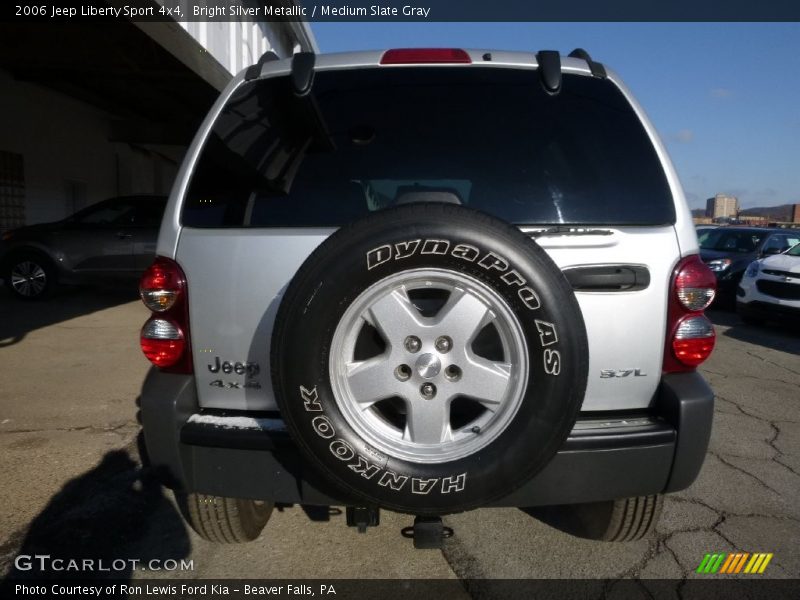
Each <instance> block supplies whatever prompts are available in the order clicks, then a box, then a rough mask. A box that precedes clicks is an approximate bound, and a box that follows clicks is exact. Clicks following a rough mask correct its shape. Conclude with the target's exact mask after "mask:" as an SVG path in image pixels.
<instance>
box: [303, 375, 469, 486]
mask: <svg viewBox="0 0 800 600" xmlns="http://www.w3.org/2000/svg"><path fill="white" fill-rule="evenodd" d="M300 395H301V396H302V398H303V402H304V404H305V407H306V410H307V411H311V412H317V411H321V410H322V405H321V404H320V403H319V401H318V399H317V388H316V386H314V387H313V388H311V389H310V390H309V389H308V388H307V387H305V386H302V385H301V386H300ZM309 407H312V408H309ZM311 426H312V427H313V428H314V431H315V432H316V434H317V435H318V436H319V437H321V438H322V439H324V440H332V441H331V443H330V444H328V449H329V450H330V452H331V454H333V455H334V456H335V457H336V458H338V459H339V460H341V461H342V462H346V463H348V464H347V467H348V468H349V469H350V470H351V471H353V472H354V473H357V474H358V475H361V476H362V477H363V478H364V479H372V478H373V477H375V476H376V475H377V474H378V473H382V475H381V476H380V479H378V485H380V486H381V487H385V488H388V489H390V490H394V491H396V492H399V491H400V490H402V489H403V487H404V486H405V485H406V482H407V481H408V479H409V477H408V475H402V474H398V473H395V472H394V471H391V470H389V469H384V468H382V467H379V466H378V465H374V464H372V463H371V462H369V460H367V459H366V458H364V457H363V456H361V455H360V454H357V453H356V451H355V449H354V448H353V446H351V445H350V444H348V443H347V442H346V441H344V440H343V439H341V438H338V437H337V438H336V439H333V438H334V437H335V436H336V429H335V428H334V426H333V424H332V423H331V422H330V420H329V419H328V417H326V416H325V415H317V416H316V417H314V418H313V419H311ZM351 461H355V462H351ZM466 479H467V474H466V473H461V474H460V475H454V476H452V477H444V478H442V480H441V482H442V484H441V492H442V493H443V494H449V493H450V492H461V491H463V490H464V487H465V485H466ZM438 482H439V479H438V478H436V477H434V478H431V479H420V478H418V477H413V478H411V492H412V493H414V494H428V493H429V492H430V491H431V490H433V489H434V488H435V487H436V484H437V483H438Z"/></svg>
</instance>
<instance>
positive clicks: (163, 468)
mask: <svg viewBox="0 0 800 600" xmlns="http://www.w3.org/2000/svg"><path fill="white" fill-rule="evenodd" d="M697 253H698V247H697V238H696V236H695V232H694V228H693V226H692V221H691V217H690V214H689V210H688V208H687V205H686V202H685V200H684V197H683V193H682V191H681V187H680V184H679V182H678V178H677V176H676V174H675V171H674V169H673V167H672V165H671V164H670V161H669V159H668V157H667V153H666V151H665V149H664V147H663V145H662V144H661V142H660V141H659V139H658V136H657V135H656V132H655V131H654V129H653V127H652V126H651V125H650V123H649V122H648V121H647V119H646V117H645V116H644V114H643V112H642V110H641V109H640V107H639V106H638V105H637V103H636V102H635V100H633V98H632V97H631V95H630V93H629V92H628V91H627V89H626V88H625V87H624V85H623V84H622V83H621V82H620V80H619V79H618V78H617V77H616V75H614V74H613V73H611V72H610V71H608V70H606V69H605V68H604V66H603V65H602V64H600V63H597V62H594V61H593V60H592V59H591V57H589V55H588V54H587V53H586V52H585V51H583V50H576V51H574V52H572V53H571V54H570V55H569V57H561V56H560V55H559V54H558V53H556V52H552V51H543V52H539V53H537V54H532V53H510V52H485V51H471V50H470V51H465V50H460V49H399V50H389V51H386V52H359V53H352V54H337V55H320V56H317V55H314V54H306V53H300V54H296V55H295V56H294V57H293V58H291V59H287V60H277V59H276V57H274V55H273V56H271V55H265V57H263V58H262V59H261V60H260V61H259V63H258V64H257V65H255V66H253V67H250V68H249V69H247V70H246V71H244V72H242V73H241V74H239V75H238V76H237V77H236V78H235V79H234V80H233V81H232V82H231V83H230V85H228V87H227V89H226V90H225V91H224V92H223V93H222V95H221V97H220V98H219V100H218V102H217V103H216V105H215V106H214V107H213V109H212V110H211V113H210V114H209V115H208V117H207V118H206V120H205V122H204V124H203V125H202V127H201V129H200V131H199V133H198V134H197V137H196V138H195V140H194V143H193V144H192V146H191V148H190V149H189V151H188V153H187V155H186V158H185V160H184V163H183V167H182V169H181V171H180V173H179V175H178V179H177V182H176V184H175V187H174V189H173V191H172V195H171V197H170V200H169V204H168V207H167V211H166V216H165V218H164V222H163V224H162V227H161V232H160V236H159V241H158V258H157V259H156V261H155V263H154V264H153V265H152V267H151V268H150V269H149V271H148V272H147V273H146V274H145V275H144V277H143V279H142V283H141V295H142V299H143V300H144V302H145V304H146V305H147V306H148V307H149V308H150V309H151V310H152V312H153V315H152V317H151V318H150V320H149V321H147V323H146V324H145V325H144V328H143V329H142V333H141V344H142V348H143V350H144V353H145V354H146V355H147V357H148V358H149V359H150V360H151V361H152V362H153V364H154V367H153V368H152V369H151V371H150V373H149V375H148V377H147V379H146V381H145V383H144V389H143V391H142V398H141V414H142V422H143V428H144V435H145V441H146V447H147V450H148V453H149V458H150V461H151V465H152V466H153V467H154V468H155V469H156V472H157V473H159V476H160V478H161V479H162V481H163V482H164V483H165V484H166V485H167V486H169V487H172V488H173V489H174V490H175V491H176V493H177V496H178V499H179V503H180V504H181V506H182V509H183V511H184V514H185V516H186V517H187V519H188V521H189V522H190V524H191V525H192V527H194V529H195V530H196V531H197V532H198V533H199V534H200V535H202V536H204V537H205V538H207V539H211V540H216V541H221V542H238V541H246V540H251V539H254V538H255V537H256V536H257V535H258V534H259V533H260V531H261V530H262V528H263V527H264V525H265V524H266V522H267V519H268V518H269V516H270V512H271V510H272V507H273V505H274V504H275V503H300V504H304V505H319V506H330V505H339V506H345V507H347V516H348V519H347V520H348V524H350V525H356V526H358V527H359V528H360V529H362V530H363V529H364V528H366V527H367V526H369V525H375V524H377V523H378V520H379V519H378V517H379V512H378V511H379V509H380V508H381V507H383V508H386V509H391V510H394V511H401V512H405V513H409V514H411V515H415V516H416V520H415V525H414V526H413V527H409V528H408V529H409V531H408V532H407V534H408V535H409V536H411V537H414V540H415V545H417V546H418V547H425V546H428V547H430V546H437V545H439V544H440V543H441V539H442V537H443V535H445V533H446V531H445V530H444V529H443V526H442V521H441V518H440V517H441V515H445V514H448V513H453V512H457V511H465V510H469V509H473V508H477V507H489V506H514V507H540V508H539V509H538V510H539V514H541V515H542V516H543V518H545V519H546V520H547V519H550V520H551V522H553V523H562V524H564V523H571V525H570V527H571V529H570V530H571V531H573V532H574V533H577V534H578V535H583V536H586V537H590V538H594V539H603V540H631V539H638V538H640V537H641V536H643V535H644V534H646V533H647V532H648V531H649V530H650V529H652V527H653V525H654V523H655V521H656V519H657V518H658V515H659V511H660V506H661V503H660V500H661V495H662V494H664V493H667V492H672V491H675V490H680V489H682V488H685V487H687V486H688V485H690V484H691V483H692V481H693V480H694V479H695V477H696V476H697V474H698V472H699V470H700V467H701V465H702V462H703V458H704V456H705V452H706V448H707V444H708V439H709V435H710V431H711V422H712V413H713V402H714V399H713V394H712V391H711V390H710V388H709V387H708V386H707V384H706V383H705V381H704V380H703V379H702V377H701V376H700V375H699V374H698V373H697V372H696V371H695V369H696V367H697V365H698V364H700V363H701V362H702V361H704V360H705V359H706V358H707V357H708V356H709V354H710V353H711V350H712V348H713V346H714V339H715V337H714V335H715V334H714V329H713V327H712V325H711V323H710V322H709V321H708V320H707V319H706V317H705V316H704V315H703V310H704V309H705V308H706V307H707V306H708V304H709V303H710V302H711V300H712V299H713V296H714V291H715V283H714V277H713V275H712V274H711V272H710V271H709V270H708V268H707V267H706V266H705V265H704V264H703V263H702V262H701V261H700V259H699V257H698V254H697Z"/></svg>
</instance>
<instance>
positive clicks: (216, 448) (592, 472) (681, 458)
mask: <svg viewBox="0 0 800 600" xmlns="http://www.w3.org/2000/svg"><path fill="white" fill-rule="evenodd" d="M713 410H714V396H713V392H712V391H711V389H710V388H709V387H708V385H707V384H706V382H705V380H704V379H703V378H702V377H701V376H700V375H699V374H697V373H682V374H673V375H665V376H664V377H663V378H662V381H661V385H660V388H659V391H658V393H657V396H656V398H655V400H654V404H653V406H652V409H651V411H650V414H649V415H648V417H647V418H643V417H642V416H641V415H639V416H636V417H617V418H616V421H614V420H613V418H612V417H608V416H607V417H606V418H605V419H603V418H600V417H595V418H589V417H588V416H584V417H583V418H582V419H580V420H579V422H578V423H576V427H575V428H574V429H573V431H572V433H571V434H570V436H569V438H568V439H567V440H566V442H565V443H564V445H563V446H562V448H561V449H560V450H559V452H558V453H557V454H556V456H555V457H554V458H553V460H552V461H551V462H550V463H549V464H548V465H547V466H546V467H545V468H544V469H543V470H542V471H541V472H540V473H539V474H537V475H536V476H535V477H534V478H532V479H531V480H530V481H528V482H526V483H525V484H523V485H522V486H521V487H520V488H519V489H518V490H516V491H515V492H513V493H512V494H509V495H508V496H506V497H505V498H502V499H500V500H499V501H498V502H496V503H494V505H495V506H518V507H527V506H543V505H548V504H570V503H579V502H593V501H602V500H610V499H614V498H622V497H629V496H640V495H648V494H655V493H660V492H665V491H666V492H669V491H676V490H679V489H683V488H685V487H687V486H689V485H690V484H691V483H692V481H694V479H695V478H696V477H697V474H698V473H699V471H700V468H701V466H702V464H703V460H704V458H705V453H706V450H707V447H708V440H709V437H710V432H711V421H712V418H713ZM141 411H142V423H143V426H144V432H145V440H146V445H147V450H148V454H149V457H150V464H151V466H152V467H153V468H154V472H155V473H156V474H157V475H158V476H159V478H160V479H161V480H162V481H163V482H164V483H165V484H166V485H167V486H169V487H172V488H175V489H179V490H184V491H194V492H202V493H207V494H215V495H222V496H234V497H242V498H254V499H271V500H274V501H277V502H287V503H299V504H310V505H314V504H317V505H349V504H351V503H353V502H356V501H355V500H353V499H351V498H348V497H347V496H346V495H344V494H342V493H341V492H340V491H339V490H338V489H337V488H335V487H333V486H332V485H331V484H330V483H329V482H328V480H327V479H326V478H324V477H323V476H321V475H320V474H319V473H318V472H317V471H316V469H315V468H314V467H313V466H311V465H310V464H308V463H307V462H306V461H305V460H304V459H303V457H302V456H301V454H300V453H299V452H298V451H297V449H296V447H295V446H294V443H293V442H292V440H291V439H290V438H289V435H288V433H287V432H286V431H280V430H274V429H271V430H264V429H257V428H253V429H250V430H246V429H245V430H242V429H230V428H226V427H218V426H215V425H213V424H209V423H207V422H206V423H195V422H192V421H190V419H192V417H193V415H197V414H198V413H200V412H201V411H200V408H199V406H198V405H197V397H196V391H195V384H194V378H193V377H192V376H190V375H189V376H182V375H174V374H163V373H160V372H158V371H157V370H155V369H153V370H151V372H150V374H149V375H148V377H147V380H146V381H145V385H144V388H143V390H142V400H141ZM249 416H253V414H252V413H250V414H249Z"/></svg>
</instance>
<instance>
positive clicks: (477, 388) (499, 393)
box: [460, 355, 512, 411]
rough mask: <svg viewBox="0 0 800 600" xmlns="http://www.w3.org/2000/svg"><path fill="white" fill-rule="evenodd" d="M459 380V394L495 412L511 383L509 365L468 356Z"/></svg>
mask: <svg viewBox="0 0 800 600" xmlns="http://www.w3.org/2000/svg"><path fill="white" fill-rule="evenodd" d="M468 360H469V364H468V365H467V366H466V367H465V368H464V374H463V376H462V379H461V382H460V383H461V386H460V388H461V393H462V394H463V395H464V396H469V397H470V398H474V399H475V400H477V401H478V402H480V403H481V404H483V406H484V407H486V408H487V409H488V410H491V411H495V410H496V409H497V407H498V406H499V405H500V403H501V402H502V401H503V399H504V398H505V396H506V391H507V390H508V386H509V383H510V382H511V368H512V365H511V364H510V363H504V362H495V361H491V360H487V359H485V358H481V357H479V356H474V355H472V356H469V358H468Z"/></svg>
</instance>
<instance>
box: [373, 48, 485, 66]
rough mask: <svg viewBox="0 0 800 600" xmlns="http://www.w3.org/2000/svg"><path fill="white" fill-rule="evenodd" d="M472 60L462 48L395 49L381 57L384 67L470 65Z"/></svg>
mask: <svg viewBox="0 0 800 600" xmlns="http://www.w3.org/2000/svg"><path fill="white" fill-rule="evenodd" d="M471 62H472V59H471V58H470V57H469V54H467V53H466V52H465V51H464V50H461V49H460V48H395V49H394V50H387V51H386V52H384V53H383V56H382V57H381V64H382V65H420V64H436V63H451V64H469V63H471Z"/></svg>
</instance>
